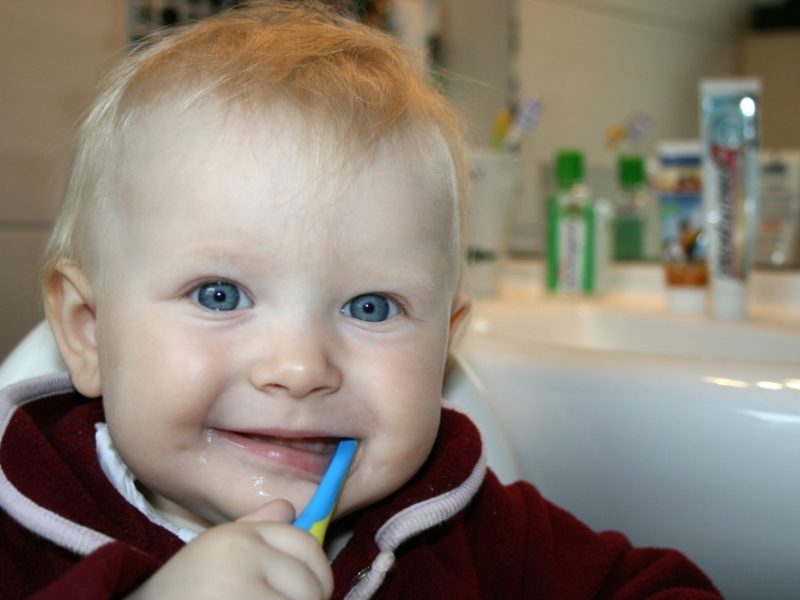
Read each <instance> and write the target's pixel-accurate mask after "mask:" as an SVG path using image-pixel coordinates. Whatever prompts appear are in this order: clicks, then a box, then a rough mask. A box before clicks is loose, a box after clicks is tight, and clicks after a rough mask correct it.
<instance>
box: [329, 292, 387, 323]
mask: <svg viewBox="0 0 800 600" xmlns="http://www.w3.org/2000/svg"><path fill="white" fill-rule="evenodd" d="M342 314H343V315H345V316H346V317H353V318H354V319H358V320H359V321H386V320H387V319H391V318H392V317H395V316H397V315H399V314H400V309H399V308H398V307H397V304H395V303H394V302H392V301H391V300H389V299H388V298H387V297H386V296H382V295H380V294H361V295H360V296H356V297H355V298H353V299H352V300H350V301H348V302H347V304H345V305H344V306H343V307H342Z"/></svg>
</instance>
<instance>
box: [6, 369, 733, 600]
mask: <svg viewBox="0 0 800 600" xmlns="http://www.w3.org/2000/svg"><path fill="white" fill-rule="evenodd" d="M102 420H103V409H102V405H101V402H99V401H97V400H88V399H86V398H82V397H81V396H79V395H78V394H77V393H76V392H75V391H74V390H72V388H71V387H70V385H69V381H68V379H67V378H66V377H65V376H56V377H49V378H43V379H39V380H35V381H32V382H26V383H24V384H23V385H21V386H14V387H12V388H7V390H5V391H4V392H3V393H2V394H0V436H2V437H1V438H0V506H2V508H3V512H2V513H0V597H2V598H25V597H33V598H42V599H48V598H83V599H94V598H97V599H100V598H120V597H124V596H125V595H126V594H127V593H129V592H131V591H132V590H134V589H135V588H136V587H137V586H138V585H139V584H140V583H141V582H142V581H144V580H145V579H147V578H148V577H149V576H150V575H152V574H153V573H154V572H155V571H156V570H157V569H158V568H159V567H160V566H161V565H162V564H163V563H164V562H165V561H167V560H168V559H169V558H170V557H171V556H172V555H173V554H174V553H175V552H177V551H178V550H179V549H180V548H181V547H182V545H183V542H181V541H180V540H179V539H178V538H177V537H175V536H174V535H173V534H172V533H170V532H168V531H167V530H165V529H163V528H162V527H160V526H158V525H155V524H153V523H152V522H150V521H149V520H148V519H147V517H145V516H144V515H143V514H142V513H140V512H139V511H138V510H137V509H136V508H134V507H133V506H132V505H130V504H129V503H128V502H127V501H126V500H125V499H124V498H123V497H122V496H121V495H120V494H119V493H118V492H117V491H116V490H115V489H114V487H113V486H112V485H111V484H110V483H109V481H108V480H107V478H106V477H105V475H104V474H103V472H102V470H101V468H100V465H99V463H98V459H97V452H96V448H95V430H94V424H95V423H97V422H99V421H102ZM483 461H484V458H483V447H482V443H481V440H480V435H479V433H478V431H477V430H476V428H475V426H474V425H473V424H472V422H471V421H470V420H469V419H468V418H467V417H466V416H465V415H463V414H461V413H459V412H457V411H455V410H451V409H443V414H442V424H441V428H440V431H439V436H438V438H437V441H436V444H435V447H434V449H433V451H432V453H431V455H430V457H429V459H428V461H427V463H426V464H425V465H424V466H423V467H422V468H421V469H420V471H419V472H418V473H417V475H416V476H415V477H414V478H413V479H412V481H410V482H409V483H408V484H407V485H406V486H404V487H403V488H402V489H401V490H399V491H398V492H396V493H395V494H393V495H392V496H390V497H388V498H385V499H384V500H382V501H381V502H379V503H377V504H375V505H373V506H371V507H369V508H367V509H365V510H363V511H362V512H360V513H358V514H356V515H354V516H352V517H351V518H350V519H349V524H350V525H351V526H352V529H353V535H352V537H351V539H350V541H349V542H348V544H347V546H346V547H345V548H344V549H343V550H342V551H341V552H340V553H339V555H338V556H337V558H336V559H335V561H334V562H333V572H334V577H335V582H336V587H335V591H334V598H342V597H344V596H345V595H346V594H347V593H348V592H349V591H351V587H352V588H353V590H352V591H353V593H354V594H358V597H365V596H368V595H369V594H370V593H374V597H377V598H398V599H400V598H403V599H407V598H459V600H466V599H469V598H547V599H561V598H565V599H572V598H620V599H624V598H631V599H633V598H661V599H668V598H669V599H672V598H698V599H701V598H718V597H720V596H719V595H718V593H717V592H716V591H715V590H714V587H713V585H712V584H711V582H710V581H709V580H708V579H707V578H706V576H705V575H704V574H703V573H702V572H701V571H700V570H699V569H698V568H697V567H695V566H694V565H693V564H692V563H691V562H690V561H689V560H688V559H686V558H685V557H684V556H683V555H681V554H680V553H678V552H675V551H671V550H657V549H634V548H632V547H631V545H630V544H629V543H628V541H627V539H626V538H625V537H624V536H623V535H622V534H620V533H614V532H606V533H596V532H594V531H592V530H590V529H589V528H588V527H586V526H585V525H583V524H582V523H580V522H579V521H578V520H577V519H575V518H574V517H572V516H571V515H570V514H568V513H567V512H565V511H563V510H561V509H559V508H557V507H556V506H554V505H552V504H551V503H549V502H548V501H547V500H545V499H544V498H542V496H541V495H540V494H539V493H538V492H537V491H536V489H535V488H534V487H533V486H531V485H530V484H527V483H523V482H518V483H516V484H513V485H510V486H503V485H501V484H500V483H499V481H498V480H497V478H496V477H495V476H494V475H493V474H492V473H491V472H490V471H489V472H485V467H484V462H483ZM12 515H13V516H12ZM62 519H63V520H62ZM87 540H88V541H87Z"/></svg>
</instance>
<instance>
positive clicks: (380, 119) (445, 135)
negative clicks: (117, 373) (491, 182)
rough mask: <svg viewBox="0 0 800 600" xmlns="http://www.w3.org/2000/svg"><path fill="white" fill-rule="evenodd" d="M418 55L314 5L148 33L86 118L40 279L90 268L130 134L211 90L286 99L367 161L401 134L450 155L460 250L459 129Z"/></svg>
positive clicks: (242, 13) (245, 98)
mask: <svg viewBox="0 0 800 600" xmlns="http://www.w3.org/2000/svg"><path fill="white" fill-rule="evenodd" d="M420 62H421V61H417V60H415V59H414V57H412V56H410V55H409V54H408V53H407V52H406V51H404V50H403V49H402V47H401V45H400V44H399V43H398V42H397V41H396V40H394V39H393V38H391V37H390V36H389V35H387V34H384V33H382V32H380V31H378V30H375V29H373V28H371V27H368V26H366V25H363V24H360V23H357V22H355V21H353V20H351V19H349V18H347V17H346V16H344V15H343V14H341V13H339V12H337V11H335V10H334V9H332V8H329V7H326V6H325V5H323V4H321V3H319V2H257V3H251V4H249V5H247V6H246V7H243V8H237V9H234V10H231V11H228V12H227V13H223V14H222V15H219V16H217V17H213V18H210V19H206V20H204V21H200V22H198V23H196V24H193V25H190V26H186V27H183V28H177V29H175V30H172V31H168V32H164V33H162V34H159V35H156V36H154V37H153V38H151V39H148V40H146V41H145V42H144V43H143V44H141V45H140V46H139V47H138V48H136V49H135V50H134V51H133V52H132V53H131V54H130V55H129V56H127V57H126V58H125V59H124V60H123V61H122V62H121V64H119V65H118V66H117V68H115V69H114V70H113V71H111V72H110V73H109V74H108V76H107V77H106V78H105V80H104V81H103V83H102V88H101V93H100V95H99V96H98V98H97V100H96V101H95V103H94V104H93V105H92V107H91V108H90V110H89V112H88V114H87V115H86V117H85V119H84V120H83V122H82V123H81V126H80V128H79V131H78V137H77V142H76V146H75V150H74V153H73V159H72V165H71V170H70V176H69V179H68V183H67V189H66V192H65V195H64V198H63V201H62V205H61V208H60V211H59V214H58V215H57V217H56V222H55V225H54V228H53V231H52V234H51V237H50V239H49V242H48V245H47V248H46V254H45V267H44V269H43V278H44V281H45V284H46V283H47V282H48V281H50V279H51V278H52V277H53V275H54V273H55V270H56V269H57V266H58V264H59V262H60V261H62V260H64V259H67V260H71V261H74V262H76V263H78V264H80V265H83V266H85V267H91V266H92V260H93V258H92V256H93V255H96V253H97V252H99V250H100V249H99V247H98V246H99V240H98V237H99V233H98V232H99V231H100V230H102V228H103V227H104V225H105V224H106V219H107V215H108V213H109V209H110V208H112V207H113V202H114V199H115V194H116V190H115V188H116V185H115V173H116V170H117V169H118V168H119V166H120V165H119V162H120V156H121V151H122V144H123V143H124V139H125V133H126V131H129V130H130V128H132V127H135V126H136V123H137V119H138V118H139V117H141V116H142V115H143V114H145V113H146V112H147V111H148V110H149V109H152V108H154V107H156V106H158V105H162V104H164V103H168V102H173V103H177V104H176V105H177V106H178V107H180V108H182V109H185V108H189V107H191V106H192V105H194V104H195V103H197V102H199V101H201V100H202V99H204V98H208V97H213V98H214V99H216V100H219V101H222V102H223V103H224V106H226V107H228V106H232V107H236V108H240V109H251V110H255V111H258V110H264V109H266V108H268V107H274V106H275V105H279V106H284V105H285V106H291V107H292V109H293V110H295V111H298V113H299V114H300V115H301V116H302V117H303V119H306V120H309V121H311V122H314V123H319V124H321V125H323V126H324V127H328V128H330V127H332V128H333V131H334V132H335V134H336V137H337V139H342V140H345V141H349V142H348V148H347V150H348V151H355V152H357V153H360V154H361V157H362V158H366V157H367V156H368V154H369V153H370V151H371V150H373V149H374V148H375V146H376V144H378V143H379V142H380V141H381V140H383V139H386V138H387V137H388V136H390V135H395V134H397V133H400V134H401V135H400V136H399V137H400V139H402V140H403V141H404V142H406V143H408V142H411V143H414V142H415V141H416V143H418V144H421V147H424V148H427V149H429V151H433V152H437V151H439V152H440V153H441V150H444V153H446V154H448V156H444V157H437V158H439V160H437V161H436V164H442V163H443V161H442V160H441V159H442V158H444V160H445V161H446V162H444V164H447V165H451V167H450V170H452V179H453V196H455V199H456V201H457V207H455V209H454V211H453V212H454V215H453V216H454V218H457V219H459V223H458V224H457V225H456V233H460V234H461V235H459V240H458V241H457V244H458V245H459V247H460V245H461V244H463V238H464V236H463V227H464V225H463V224H464V195H465V188H466V184H467V180H468V171H467V169H466V168H465V157H464V153H463V148H462V133H463V127H462V123H461V121H460V118H459V116H458V115H457V113H456V112H455V111H454V110H453V109H452V108H451V106H450V104H449V102H448V101H447V100H446V99H445V98H444V97H443V95H442V94H440V93H439V92H438V91H436V90H435V89H433V88H432V87H431V86H430V85H429V84H428V83H427V82H426V79H425V75H424V73H423V67H422V65H421V64H420ZM437 140H438V141H437ZM441 140H443V141H444V143H443V144H442V143H441ZM437 148H438V149H440V150H436V149H437ZM462 255H463V251H462Z"/></svg>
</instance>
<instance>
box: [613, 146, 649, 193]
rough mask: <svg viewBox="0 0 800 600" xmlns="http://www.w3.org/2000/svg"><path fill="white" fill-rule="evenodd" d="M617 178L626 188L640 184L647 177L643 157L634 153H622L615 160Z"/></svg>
mask: <svg viewBox="0 0 800 600" xmlns="http://www.w3.org/2000/svg"><path fill="white" fill-rule="evenodd" d="M617 178H618V180H619V184H620V186H622V187H623V188H626V189H627V188H632V187H637V186H640V185H642V184H643V183H644V182H645V181H646V179H647V177H646V175H645V169H644V159H643V158H642V157H641V156H639V155H636V154H622V155H621V156H620V157H619V160H618V161H617Z"/></svg>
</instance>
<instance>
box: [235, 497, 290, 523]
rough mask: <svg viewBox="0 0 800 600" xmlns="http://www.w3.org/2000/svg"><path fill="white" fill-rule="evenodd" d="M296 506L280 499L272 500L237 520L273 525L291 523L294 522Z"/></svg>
mask: <svg viewBox="0 0 800 600" xmlns="http://www.w3.org/2000/svg"><path fill="white" fill-rule="evenodd" d="M294 517H295V511H294V506H292V503H291V502H289V501H288V500H284V499H282V498H279V499H277V500H270V501H269V502H267V503H266V504H264V505H262V506H259V507H258V508H257V509H256V510H254V511H253V512H251V513H248V514H246V515H244V516H243V517H240V518H239V519H237V521H240V522H257V521H267V522H273V523H291V522H292V521H294Z"/></svg>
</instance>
